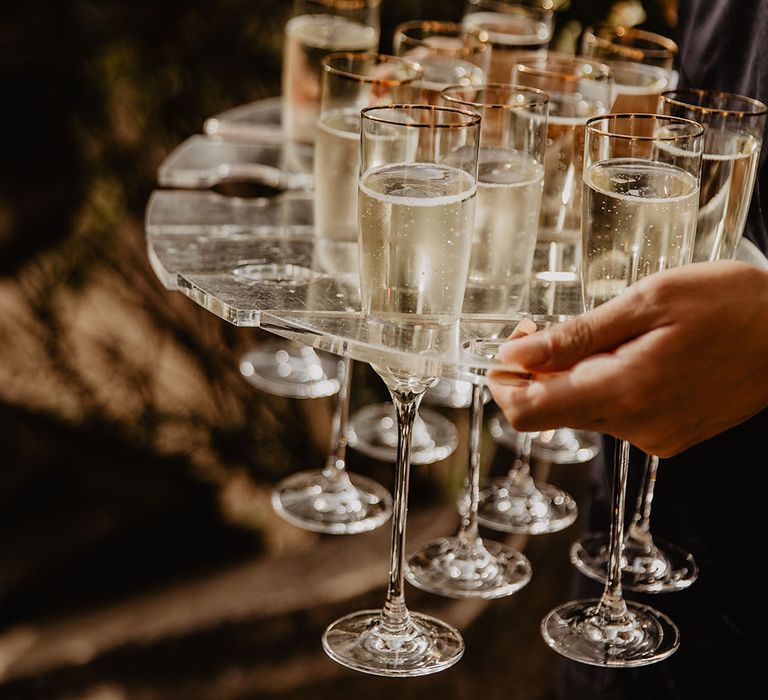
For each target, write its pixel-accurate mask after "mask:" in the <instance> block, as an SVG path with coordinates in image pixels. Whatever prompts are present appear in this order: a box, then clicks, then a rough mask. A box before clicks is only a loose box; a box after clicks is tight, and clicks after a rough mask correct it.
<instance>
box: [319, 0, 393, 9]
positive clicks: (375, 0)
mask: <svg viewBox="0 0 768 700" xmlns="http://www.w3.org/2000/svg"><path fill="white" fill-rule="evenodd" d="M310 2H312V3H314V4H316V5H325V7H330V8H332V9H334V10H362V9H364V8H369V7H378V6H379V5H381V0H310Z"/></svg>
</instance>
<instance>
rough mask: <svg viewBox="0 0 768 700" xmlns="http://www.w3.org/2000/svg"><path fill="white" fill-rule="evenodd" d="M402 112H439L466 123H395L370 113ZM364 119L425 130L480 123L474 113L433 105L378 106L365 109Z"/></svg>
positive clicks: (478, 117)
mask: <svg viewBox="0 0 768 700" xmlns="http://www.w3.org/2000/svg"><path fill="white" fill-rule="evenodd" d="M398 109H400V110H403V111H416V110H418V111H424V112H426V111H430V112H432V113H433V114H434V113H436V112H439V113H441V114H447V113H452V114H456V115H460V116H462V117H466V118H467V121H466V122H463V123H461V124H441V123H434V122H430V123H424V122H404V121H396V120H394V119H385V118H384V117H377V116H376V115H374V114H371V112H383V111H385V110H391V111H395V110H398ZM360 114H361V116H362V117H363V118H364V119H368V120H370V121H372V122H378V123H380V124H391V125H393V126H407V127H417V128H426V129H465V128H466V127H468V126H477V125H478V124H479V123H480V115H479V114H475V113H474V112H468V111H467V110H464V109H456V108H455V107H436V106H435V105H414V104H393V105H380V106H377V107H366V108H365V109H363V110H362V111H361V112H360Z"/></svg>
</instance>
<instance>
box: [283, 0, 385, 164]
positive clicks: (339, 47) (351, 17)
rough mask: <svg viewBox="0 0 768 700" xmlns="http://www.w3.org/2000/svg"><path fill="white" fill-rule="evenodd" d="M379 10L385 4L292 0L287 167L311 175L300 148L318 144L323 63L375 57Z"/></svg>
mask: <svg viewBox="0 0 768 700" xmlns="http://www.w3.org/2000/svg"><path fill="white" fill-rule="evenodd" d="M380 5H381V0H294V3H293V11H292V13H291V19H289V20H288V23H287V24H286V26H285V45H284V48H283V85H282V92H283V132H284V133H285V138H286V142H287V148H288V153H287V155H286V160H287V163H286V165H287V166H288V167H290V166H296V168H299V169H305V170H311V166H310V164H309V163H308V162H303V161H305V160H306V159H302V158H301V157H300V156H299V149H298V147H299V146H300V145H301V144H305V145H311V144H313V143H314V141H315V128H316V121H317V112H318V108H319V104H320V84H321V77H322V67H321V61H322V59H323V57H324V56H326V55H327V54H329V53H333V52H336V51H369V52H370V51H375V50H376V48H377V47H378V44H379V18H380V13H381V8H380ZM296 161H299V162H296Z"/></svg>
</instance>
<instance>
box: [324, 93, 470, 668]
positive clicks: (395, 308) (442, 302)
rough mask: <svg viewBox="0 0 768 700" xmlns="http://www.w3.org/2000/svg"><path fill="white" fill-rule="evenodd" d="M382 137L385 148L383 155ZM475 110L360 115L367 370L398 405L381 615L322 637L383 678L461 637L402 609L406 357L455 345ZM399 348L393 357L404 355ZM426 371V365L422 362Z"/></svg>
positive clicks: (439, 653) (328, 646)
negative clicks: (374, 352)
mask: <svg viewBox="0 0 768 700" xmlns="http://www.w3.org/2000/svg"><path fill="white" fill-rule="evenodd" d="M381 139H387V140H388V141H389V142H390V143H391V146H392V147H391V148H387V149H386V150H384V151H383V150H382V149H381V147H380V142H381ZM479 140H480V117H479V116H478V115H477V114H474V113H471V112H465V111H462V110H457V109H447V108H441V107H434V106H430V105H393V106H390V107H373V108H368V109H364V110H363V112H362V141H361V160H360V189H359V216H360V238H359V245H360V292H361V302H362V313H363V318H364V320H365V323H366V328H367V330H368V334H369V339H370V341H371V342H372V343H374V344H376V345H377V346H378V347H379V348H380V349H381V356H380V357H379V358H376V357H373V358H372V362H371V365H372V366H373V368H374V369H375V370H376V372H377V373H378V374H379V375H380V376H381V377H382V379H383V380H384V382H385V383H386V385H387V388H388V389H389V391H390V394H391V395H392V401H393V403H394V405H395V409H396V411H397V422H398V431H399V439H398V448H397V465H396V479H395V496H394V514H393V518H392V546H391V550H390V571H389V585H388V587H387V595H386V599H385V602H384V607H383V608H382V609H381V610H364V611H361V612H356V613H352V614H351V615H347V616H346V617H343V618H341V619H340V620H337V621H336V622H334V623H333V624H332V625H330V627H328V629H327V630H326V631H325V634H324V635H323V648H324V649H325V651H326V652H327V653H328V655H329V656H330V657H331V658H332V659H334V660H335V661H337V662H339V663H340V664H343V665H345V666H348V667H350V668H353V669H356V670H358V671H363V672H366V673H373V674H377V675H383V676H420V675H425V674H429V673H435V672H437V671H441V670H443V669H445V668H448V667H449V666H452V665H453V664H454V663H456V661H458V660H459V658H460V657H461V655H462V653H463V651H464V643H463V641H462V638H461V635H460V634H459V633H458V631H457V630H455V629H454V628H453V627H451V626H450V625H448V624H446V623H444V622H442V621H440V620H437V619H435V618H433V617H430V616H428V615H423V614H421V613H413V612H410V611H409V610H408V608H407V607H406V604H405V592H404V584H405V578H404V573H405V527H406V514H407V509H408V481H409V470H410V447H411V431H412V429H413V422H414V418H415V416H416V410H417V408H418V405H419V402H420V401H421V399H422V397H423V395H424V392H426V390H427V389H428V388H429V387H430V386H431V385H432V384H433V383H434V382H435V379H436V375H433V374H431V373H430V372H429V370H428V369H425V367H426V366H427V365H414V366H412V365H410V364H407V363H406V362H405V359H403V360H401V361H399V362H397V363H395V362H393V360H392V359H391V357H392V355H390V354H388V352H387V351H388V350H393V351H398V353H406V354H405V355H403V357H406V358H411V357H413V358H414V359H416V360H423V361H426V360H429V359H433V360H434V361H435V362H439V358H440V357H441V355H442V353H445V352H451V351H453V352H458V337H459V316H460V313H461V305H462V302H463V299H464V285H465V280H466V277H467V270H468V267H469V256H470V250H471V245H472V226H473V221H474V205H475V195H476V190H477V154H478V147H479ZM400 356H401V355H398V357H400ZM430 366H431V364H430Z"/></svg>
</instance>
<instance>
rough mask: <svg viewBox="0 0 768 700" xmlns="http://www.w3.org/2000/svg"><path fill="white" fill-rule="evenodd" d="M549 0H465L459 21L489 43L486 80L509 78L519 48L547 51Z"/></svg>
mask: <svg viewBox="0 0 768 700" xmlns="http://www.w3.org/2000/svg"><path fill="white" fill-rule="evenodd" d="M553 22H554V12H553V3H552V0H467V1H466V3H465V5H464V17H463V19H462V20H461V23H462V24H463V25H464V26H465V27H467V28H468V29H473V30H475V31H479V32H481V33H482V35H483V38H484V39H485V40H486V41H487V42H488V44H489V45H490V47H491V61H490V66H489V69H488V81H489V82H500V83H508V82H510V81H512V71H513V69H514V66H515V59H516V58H517V55H518V54H519V53H520V52H531V51H536V52H540V53H544V54H545V53H546V52H547V47H548V46H549V42H550V40H551V39H552V28H553Z"/></svg>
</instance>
